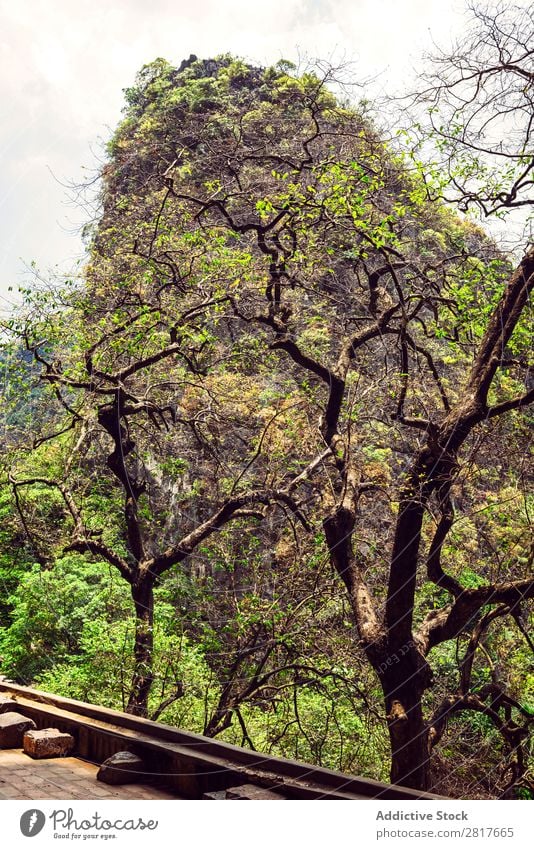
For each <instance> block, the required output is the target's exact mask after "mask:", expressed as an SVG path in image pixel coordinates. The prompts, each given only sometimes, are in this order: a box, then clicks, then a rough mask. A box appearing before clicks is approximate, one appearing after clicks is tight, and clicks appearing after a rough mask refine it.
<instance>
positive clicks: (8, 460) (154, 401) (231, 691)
mask: <svg viewBox="0 0 534 849" xmlns="http://www.w3.org/2000/svg"><path fill="white" fill-rule="evenodd" d="M476 24H477V27H478V28H480V26H485V27H486V28H487V32H488V38H487V39H486V40H485V41H484V40H482V41H481V40H480V39H479V38H478V37H477V38H476V39H474V40H471V41H469V38H470V36H469V35H467V36H466V41H465V43H464V45H463V52H458V53H457V54H456V55H455V56H454V57H449V59H448V64H447V63H446V60H445V57H441V65H439V66H438V69H437V71H436V73H437V77H435V78H429V81H428V86H427V88H426V89H425V90H424V91H423V92H422V93H421V94H420V95H419V96H418V103H419V109H420V110H421V109H422V104H423V103H429V104H430V110H429V112H428V115H429V119H428V123H427V124H424V123H422V122H414V124H413V126H412V127H411V129H410V130H406V129H405V130H403V131H402V132H399V133H397V134H396V135H391V134H390V135H387V134H386V132H385V131H384V130H382V129H380V125H379V122H378V121H377V120H376V119H374V118H373V117H372V116H371V115H370V114H369V111H368V108H367V105H366V103H365V102H364V101H362V102H360V103H354V102H352V100H351V99H349V98H347V97H344V95H343V92H342V90H341V89H340V87H339V85H337V84H336V79H337V78H336V72H335V69H333V68H330V67H326V66H319V67H316V68H315V69H308V70H298V69H296V68H294V67H293V66H292V65H291V64H290V63H287V62H279V63H278V64H277V65H276V66H274V67H267V68H261V67H254V66H251V65H250V64H247V63H245V62H244V61H241V60H240V59H238V58H235V57H232V56H229V55H225V56H219V57H217V58H214V59H209V60H203V59H197V58H196V57H194V56H192V57H190V59H189V60H187V61H184V62H182V64H181V65H180V66H179V67H174V66H172V65H171V64H169V63H168V62H166V61H165V60H162V59H157V60H155V61H153V62H151V63H150V64H148V65H145V66H144V67H143V68H142V70H141V71H140V72H139V74H138V77H137V79H136V81H135V84H134V85H133V86H132V87H131V88H130V89H127V90H126V91H125V107H124V113H123V118H122V120H121V122H120V123H119V125H118V127H117V129H116V130H115V132H114V134H113V136H112V138H111V140H110V141H109V144H108V148H107V151H106V160H105V162H104V164H103V165H102V168H101V173H100V175H99V180H100V182H99V196H98V212H97V215H96V217H95V219H94V221H93V222H92V223H90V224H88V225H87V227H86V240H87V246H88V261H87V264H86V265H85V267H84V272H83V275H82V276H81V277H77V278H73V279H69V280H66V281H65V280H62V281H51V280H47V281H46V282H43V281H40V282H39V281H36V283H35V285H34V286H32V287H29V288H27V289H25V290H24V292H23V299H22V303H21V305H20V306H19V307H18V309H17V311H16V312H15V313H14V314H13V316H12V317H11V319H10V320H9V322H7V325H6V327H5V329H4V336H3V342H2V352H1V361H2V366H3V370H4V374H5V380H4V386H5V388H4V391H3V395H2V415H3V425H4V440H3V445H2V449H1V451H2V457H1V480H0V516H1V520H2V521H1V526H0V586H1V589H2V593H1V595H0V672H1V674H3V675H6V676H7V677H9V678H11V679H14V680H17V681H19V682H22V683H28V684H29V683H31V684H32V686H35V687H38V688H40V689H44V690H47V691H50V692H54V693H58V694H62V695H67V696H70V697H72V698H76V699H81V700H84V701H89V702H94V703H98V704H102V705H106V706H110V707H114V708H118V709H122V710H126V711H129V712H131V713H134V714H137V715H140V716H146V717H149V718H151V719H157V720H160V721H162V722H165V723H169V724H173V725H177V726H181V727H183V728H186V729H189V730H192V731H196V732H200V733H203V734H206V735H208V736H211V737H218V738H220V739H223V740H227V741H229V742H232V743H236V744H238V745H243V746H246V747H249V748H251V749H253V750H256V751H258V752H268V753H272V754H277V755H282V756H286V757H292V758H297V759H299V760H303V761H309V762H312V763H315V764H320V765H322V766H326V767H329V768H333V769H339V770H342V771H344V772H348V773H351V772H352V773H358V774H363V775H368V776H371V777H373V778H378V779H382V780H391V781H393V782H396V783H399V784H403V785H407V786H411V787H416V788H421V789H432V790H434V792H437V793H441V794H444V795H452V796H460V797H462V796H463V797H465V798H491V797H510V798H531V796H532V794H533V792H534V780H533V774H532V767H531V766H530V764H529V754H531V749H532V738H531V736H530V731H531V728H532V718H533V716H534V691H533V684H534V677H533V671H532V650H533V648H534V646H533V643H532V638H531V636H530V632H529V622H531V618H529V617H531V613H532V607H531V605H532V598H533V597H534V578H533V575H532V562H533V549H532V518H533V511H534V503H533V501H532V465H531V459H532V458H531V454H529V446H530V440H531V433H532V409H531V407H530V406H529V405H530V404H531V402H532V400H534V391H533V388H532V387H533V377H532V312H531V305H530V298H531V292H532V286H533V282H534V251H533V249H532V246H531V243H530V241H529V239H528V238H525V240H524V242H523V243H522V246H521V249H520V250H518V251H516V252H515V253H507V252H505V251H504V250H503V249H502V248H501V247H499V246H498V244H497V243H496V240H495V238H494V237H492V236H490V235H488V232H487V231H485V230H484V229H483V227H482V225H481V223H480V221H478V220H476V219H475V217H474V216H473V215H471V214H470V212H471V211H472V210H473V209H478V210H479V211H480V210H482V212H483V214H484V215H487V216H491V215H497V216H499V217H503V216H506V214H508V213H509V212H513V211H514V210H518V209H520V210H521V211H524V210H525V209H527V211H528V209H529V205H530V204H532V203H533V202H534V201H533V197H532V182H533V181H532V169H533V165H534V153H533V149H532V143H533V137H532V132H531V117H532V114H533V111H532V106H533V97H534V77H533V74H532V71H531V70H529V68H531V60H532V55H533V53H534V27H533V20H532V15H531V14H530V15H529V14H528V13H526V12H525V13H524V14H523V17H521V18H518V17H515V18H514V21H513V27H512V28H511V29H507V28H506V26H505V21H504V20H503V19H501V18H499V17H494V18H485V19H483V18H481V17H479V19H477V21H476ZM490 35H492V37H493V40H492V38H490ZM492 50H493V53H492V52H491V51H492ZM494 53H496V55H497V58H495V55H494ZM499 57H500V58H499ZM529 57H530V58H529ZM453 60H454V61H453ZM529 62H530V64H529ZM462 63H463V64H462ZM490 71H491V72H490ZM455 86H457V87H459V88H455ZM469 86H472V87H473V88H472V89H469V88H468V87H469ZM503 104H505V105H503ZM504 109H506V111H507V113H508V112H509V111H511V110H516V111H515V113H514V115H515V118H514V123H513V128H512V127H511V128H510V130H507V131H506V138H505V140H504V141H503V140H502V139H501V141H500V142H499V143H496V142H495V141H494V138H493V135H492V133H493V131H494V129H495V127H497V130H496V132H497V135H498V134H499V132H501V131H502V122H503V121H504V117H503V115H504ZM492 122H495V123H493V124H492ZM492 157H493V158H492ZM499 157H501V159H499ZM501 166H502V167H501Z"/></svg>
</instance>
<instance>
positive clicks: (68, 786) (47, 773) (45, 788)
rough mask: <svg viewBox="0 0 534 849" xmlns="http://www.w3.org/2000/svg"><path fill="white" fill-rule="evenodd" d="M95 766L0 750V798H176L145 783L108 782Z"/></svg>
mask: <svg viewBox="0 0 534 849" xmlns="http://www.w3.org/2000/svg"><path fill="white" fill-rule="evenodd" d="M97 772H98V766H95V765H94V764H90V763H87V761H81V760H78V758H52V759H50V760H33V759H32V758H29V757H28V756H27V755H25V754H24V753H23V752H22V750H21V749H3V750H1V751H0V799H177V798H178V797H177V796H176V795H173V794H171V793H167V792H165V791H164V790H160V789H158V788H155V787H150V786H149V785H147V784H123V785H120V786H111V785H109V784H103V783H102V782H100V781H97V780H96V773H97Z"/></svg>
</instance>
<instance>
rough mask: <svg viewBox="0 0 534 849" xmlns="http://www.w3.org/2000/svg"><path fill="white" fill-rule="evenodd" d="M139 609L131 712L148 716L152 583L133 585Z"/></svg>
mask: <svg viewBox="0 0 534 849" xmlns="http://www.w3.org/2000/svg"><path fill="white" fill-rule="evenodd" d="M132 599H133V603H134V607H135V642H134V672H133V676H132V684H131V689H130V696H129V699H128V705H127V708H126V711H127V713H132V714H134V715H135V716H143V717H146V716H148V697H149V694H150V688H151V686H152V681H153V679H154V675H153V670H152V663H153V651H154V584H153V581H152V580H147V579H146V578H145V579H144V580H141V581H139V582H138V583H136V584H134V585H133V586H132Z"/></svg>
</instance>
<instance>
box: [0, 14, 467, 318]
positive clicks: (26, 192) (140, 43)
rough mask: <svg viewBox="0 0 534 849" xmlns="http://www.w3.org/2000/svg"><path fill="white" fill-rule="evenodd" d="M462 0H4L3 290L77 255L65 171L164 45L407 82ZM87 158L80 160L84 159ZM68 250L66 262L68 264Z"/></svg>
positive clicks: (458, 20)
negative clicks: (303, 62)
mask: <svg viewBox="0 0 534 849" xmlns="http://www.w3.org/2000/svg"><path fill="white" fill-rule="evenodd" d="M465 7H466V0H456V2H453V0H441V2H440V0H264V2H263V3H258V4H254V3H252V2H246V0H219V2H217V0H189V2H184V0H119V2H115V3H112V2H110V0H0V65H1V74H0V156H1V170H0V297H2V299H3V300H2V302H1V303H2V304H3V305H4V307H5V308H7V301H8V300H10V299H12V298H13V295H12V294H10V293H9V292H8V286H9V285H12V286H14V288H17V286H18V285H20V284H21V283H22V282H23V281H24V275H25V272H24V268H25V264H28V263H30V262H31V261H35V262H36V263H37V264H38V266H39V267H40V268H41V269H42V270H43V271H45V272H46V271H47V269H49V268H51V267H54V266H56V265H59V266H60V267H62V268H65V267H67V266H68V265H69V264H70V265H71V266H72V265H73V262H74V260H75V259H76V258H77V257H78V258H79V257H81V256H82V255H83V254H82V248H81V242H80V238H79V233H76V232H73V231H76V230H79V225H80V223H81V222H83V211H82V210H80V209H79V208H78V209H77V208H76V206H75V205H73V204H72V202H71V201H70V200H69V194H68V192H67V191H66V189H65V188H64V186H63V185H62V184H65V183H69V182H72V181H74V182H76V181H79V180H81V179H83V178H84V177H88V176H90V174H91V173H92V172H93V171H94V168H95V163H96V158H95V156H96V154H98V152H99V149H100V146H101V142H102V140H106V139H107V138H109V135H110V133H111V131H112V130H113V128H114V126H115V125H116V124H117V122H118V121H119V119H120V110H121V107H122V89H123V88H125V87H127V86H129V85H131V84H132V83H133V80H134V77H135V74H136V72H137V71H138V70H139V69H140V67H141V66H142V65H143V64H144V63H146V62H150V61H152V60H153V59H155V58H156V57H157V56H162V57H164V58H166V59H168V60H169V61H170V62H173V63H179V62H180V61H181V60H182V59H183V58H184V57H187V56H189V54H190V53H196V54H197V55H198V56H199V57H208V56H213V55H216V54H219V53H225V52H231V53H235V54H237V55H240V56H243V57H244V58H246V59H249V60H252V61H254V62H256V63H259V64H269V63H272V62H276V61H278V59H280V58H281V57H284V58H286V59H294V58H296V57H297V56H298V54H299V53H300V54H308V55H311V56H318V57H321V58H329V57H333V58H334V59H335V60H338V61H341V60H346V61H354V62H355V63H356V64H355V75H358V74H359V75H360V76H361V77H362V78H364V77H369V76H370V75H373V74H376V73H377V72H382V76H381V77H380V80H381V84H382V85H386V86H388V87H393V86H399V85H402V83H403V81H404V80H406V81H408V79H409V78H410V75H411V74H412V71H413V68H414V67H416V66H417V65H419V67H420V66H421V65H420V57H421V54H422V53H423V52H424V51H425V50H428V51H430V50H432V41H433V40H434V41H435V42H439V43H440V44H447V43H449V42H450V40H451V38H452V36H453V35H454V34H455V33H456V34H458V33H459V32H461V26H462V20H463V12H464V10H465ZM84 169H85V170H84ZM66 264H67V265H66Z"/></svg>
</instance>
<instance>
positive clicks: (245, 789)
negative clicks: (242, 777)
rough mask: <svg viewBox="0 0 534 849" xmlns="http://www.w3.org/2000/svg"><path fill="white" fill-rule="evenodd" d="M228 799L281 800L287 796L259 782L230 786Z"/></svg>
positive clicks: (227, 793) (227, 792)
mask: <svg viewBox="0 0 534 849" xmlns="http://www.w3.org/2000/svg"><path fill="white" fill-rule="evenodd" d="M226 798H227V799H241V800H249V801H252V800H255V799H270V800H271V801H275V800H277V801H281V800H284V799H285V797H284V796H281V795H280V793H275V792H274V790H268V789H267V788H266V787H258V785H257V784H241V785H239V787H229V788H228V790H227V791H226Z"/></svg>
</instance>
